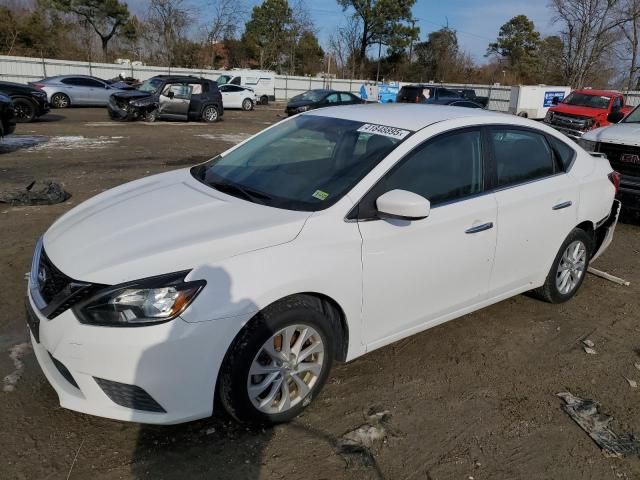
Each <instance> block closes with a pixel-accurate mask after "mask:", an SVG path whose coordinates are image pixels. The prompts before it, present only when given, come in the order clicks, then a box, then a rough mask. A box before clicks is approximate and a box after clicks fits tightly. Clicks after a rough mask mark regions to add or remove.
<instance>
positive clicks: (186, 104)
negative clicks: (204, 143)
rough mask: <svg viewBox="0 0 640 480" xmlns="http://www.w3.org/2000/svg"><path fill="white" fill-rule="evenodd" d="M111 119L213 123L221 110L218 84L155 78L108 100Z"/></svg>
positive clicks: (166, 76) (194, 78)
mask: <svg viewBox="0 0 640 480" xmlns="http://www.w3.org/2000/svg"><path fill="white" fill-rule="evenodd" d="M108 110H109V116H110V117H111V118H112V119H114V120H145V121H147V122H155V121H156V120H184V121H187V120H202V121H205V122H210V123H212V122H216V121H218V120H219V119H220V117H222V115H223V113H224V107H223V104H222V95H221V93H220V89H219V88H218V84H217V83H216V82H214V81H213V80H207V79H205V78H196V77H190V76H184V75H171V76H170V75H158V76H156V77H153V78H150V79H148V80H145V81H144V82H143V83H142V84H141V85H140V86H139V87H138V89H137V90H129V91H124V92H118V93H114V94H113V95H111V97H110V99H109V105H108Z"/></svg>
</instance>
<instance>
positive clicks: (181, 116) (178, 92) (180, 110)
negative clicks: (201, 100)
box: [158, 83, 192, 120]
mask: <svg viewBox="0 0 640 480" xmlns="http://www.w3.org/2000/svg"><path fill="white" fill-rule="evenodd" d="M191 91H192V90H191V86H190V85H189V84H187V83H168V84H167V85H165V86H164V87H163V89H162V92H161V93H160V102H159V108H158V112H159V114H160V115H161V116H163V117H166V118H171V119H176V120H187V118H188V117H187V114H188V112H189V104H190V102H191Z"/></svg>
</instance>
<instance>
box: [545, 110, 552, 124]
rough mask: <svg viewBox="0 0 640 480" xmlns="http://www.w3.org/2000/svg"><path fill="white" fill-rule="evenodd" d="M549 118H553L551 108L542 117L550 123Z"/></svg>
mask: <svg viewBox="0 0 640 480" xmlns="http://www.w3.org/2000/svg"><path fill="white" fill-rule="evenodd" d="M551 120H553V112H552V111H551V110H548V111H547V114H546V115H545V117H544V121H545V122H547V123H551Z"/></svg>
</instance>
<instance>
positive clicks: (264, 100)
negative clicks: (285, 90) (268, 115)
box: [260, 95, 269, 105]
mask: <svg viewBox="0 0 640 480" xmlns="http://www.w3.org/2000/svg"><path fill="white" fill-rule="evenodd" d="M260 105H269V97H267V96H266V95H262V96H261V97H260Z"/></svg>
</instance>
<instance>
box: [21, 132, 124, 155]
mask: <svg viewBox="0 0 640 480" xmlns="http://www.w3.org/2000/svg"><path fill="white" fill-rule="evenodd" d="M114 143H118V141H117V140H114V139H112V138H110V137H104V136H103V137H84V136H82V135H76V136H64V137H51V139H49V141H48V142H47V143H42V144H39V145H36V146H34V147H31V148H29V149H27V150H28V151H29V152H38V151H42V150H76V149H81V150H99V149H102V148H107V146H108V145H112V144H114Z"/></svg>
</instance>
